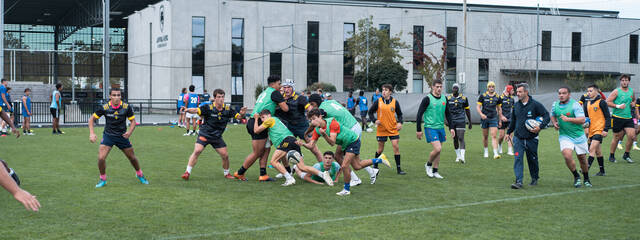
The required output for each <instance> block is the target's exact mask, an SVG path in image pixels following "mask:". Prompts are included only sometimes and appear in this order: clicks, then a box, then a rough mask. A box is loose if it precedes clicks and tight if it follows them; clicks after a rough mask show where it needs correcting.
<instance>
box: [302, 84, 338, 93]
mask: <svg viewBox="0 0 640 240" xmlns="http://www.w3.org/2000/svg"><path fill="white" fill-rule="evenodd" d="M318 89H322V91H324V92H336V86H334V85H333V84H331V83H325V82H317V83H314V84H311V86H309V87H307V89H305V92H306V91H307V90H308V91H311V92H313V91H315V90H318Z"/></svg>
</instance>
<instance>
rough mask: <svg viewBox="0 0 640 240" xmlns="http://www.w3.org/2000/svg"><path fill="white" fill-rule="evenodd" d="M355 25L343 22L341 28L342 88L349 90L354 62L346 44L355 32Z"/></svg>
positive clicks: (351, 84)
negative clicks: (342, 53) (342, 52)
mask: <svg viewBox="0 0 640 240" xmlns="http://www.w3.org/2000/svg"><path fill="white" fill-rule="evenodd" d="M355 29H356V25H355V24H353V23H344V29H343V41H344V43H343V45H342V47H343V49H344V55H343V60H342V64H343V66H344V71H343V72H342V86H343V87H342V88H343V90H351V89H353V72H354V63H353V60H354V59H353V56H351V55H350V54H349V46H347V40H348V39H349V38H351V37H353V34H354V33H355Z"/></svg>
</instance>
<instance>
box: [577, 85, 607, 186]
mask: <svg viewBox="0 0 640 240" xmlns="http://www.w3.org/2000/svg"><path fill="white" fill-rule="evenodd" d="M598 92H599V90H598V86H596V85H595V84H594V85H591V86H589V87H588V88H587V94H588V95H589V96H588V98H589V100H587V101H586V102H584V104H583V105H582V106H583V111H584V114H585V117H587V118H588V119H589V122H590V123H589V126H588V127H587V129H588V132H587V135H588V137H589V141H590V144H589V159H588V161H587V162H588V163H589V167H591V164H592V163H593V160H594V158H596V157H597V158H598V165H599V166H600V171H599V172H598V173H596V176H604V158H603V157H602V146H601V145H602V140H603V139H604V138H605V137H607V133H608V132H609V128H611V116H610V114H609V106H607V102H605V100H603V99H601V98H600V95H599V94H598Z"/></svg>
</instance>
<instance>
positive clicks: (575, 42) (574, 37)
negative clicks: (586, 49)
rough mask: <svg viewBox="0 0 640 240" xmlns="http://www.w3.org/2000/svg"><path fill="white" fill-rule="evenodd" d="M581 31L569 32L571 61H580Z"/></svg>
mask: <svg viewBox="0 0 640 240" xmlns="http://www.w3.org/2000/svg"><path fill="white" fill-rule="evenodd" d="M581 38H582V33H580V32H574V33H571V61H572V62H580V44H582V39H581Z"/></svg>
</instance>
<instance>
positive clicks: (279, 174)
mask: <svg viewBox="0 0 640 240" xmlns="http://www.w3.org/2000/svg"><path fill="white" fill-rule="evenodd" d="M283 177H284V174H282V173H278V175H276V178H278V179H280V178H283Z"/></svg>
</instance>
